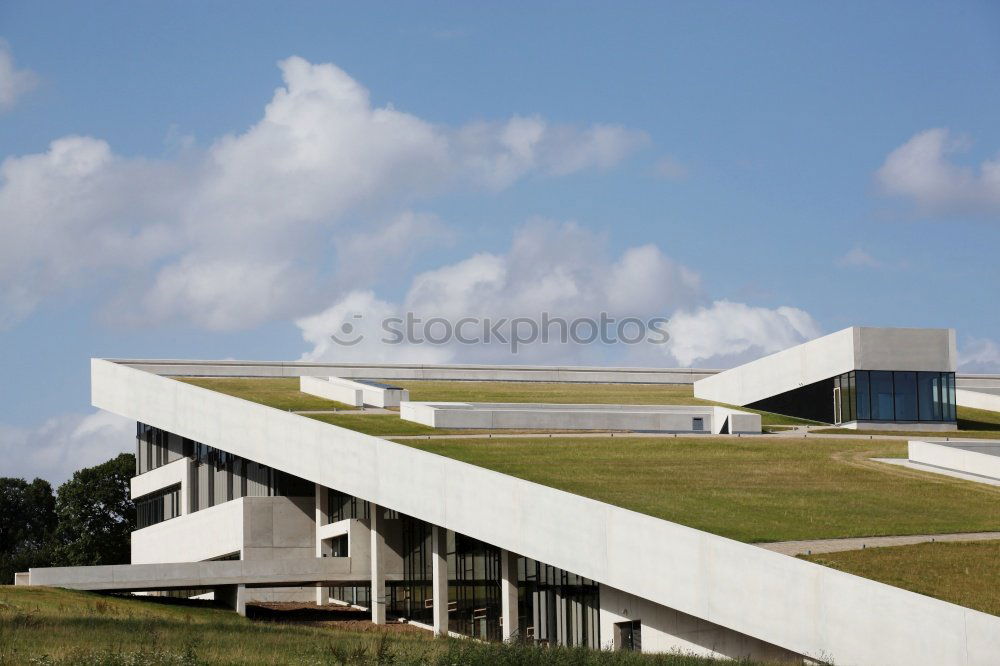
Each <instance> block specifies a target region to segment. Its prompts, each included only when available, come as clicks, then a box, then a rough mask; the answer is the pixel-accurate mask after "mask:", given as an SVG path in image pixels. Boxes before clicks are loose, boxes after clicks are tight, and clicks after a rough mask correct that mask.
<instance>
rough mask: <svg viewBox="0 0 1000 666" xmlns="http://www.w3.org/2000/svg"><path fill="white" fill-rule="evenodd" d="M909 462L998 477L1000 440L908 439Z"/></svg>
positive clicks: (999, 472) (999, 469)
mask: <svg viewBox="0 0 1000 666" xmlns="http://www.w3.org/2000/svg"><path fill="white" fill-rule="evenodd" d="M909 458H910V460H911V461H912V462H916V463H923V464H924V465H933V466H935V467H943V468H945V469H951V470H955V471H958V472H966V473H967V474H976V475H978V476H985V477H988V478H990V479H998V480H1000V440H978V441H977V440H966V441H958V442H921V441H915V440H910V443H909Z"/></svg>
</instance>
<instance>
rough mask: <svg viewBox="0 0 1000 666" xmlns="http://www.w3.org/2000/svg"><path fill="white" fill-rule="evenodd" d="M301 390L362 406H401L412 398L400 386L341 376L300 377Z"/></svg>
mask: <svg viewBox="0 0 1000 666" xmlns="http://www.w3.org/2000/svg"><path fill="white" fill-rule="evenodd" d="M299 390H300V391H302V392H303V393H309V394H311V395H317V396H319V397H321V398H326V399H328V400H337V401H339V402H346V403H347V404H349V405H354V406H355V407H360V406H362V405H369V406H371V407H382V408H386V407H399V403H400V402H402V401H403V400H409V399H410V392H409V391H407V390H406V389H404V388H400V387H398V386H389V385H386V384H382V383H381V382H375V381H372V380H359V381H355V380H353V379H343V378H341V377H305V376H303V377H300V378H299Z"/></svg>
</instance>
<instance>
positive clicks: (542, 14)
mask: <svg viewBox="0 0 1000 666" xmlns="http://www.w3.org/2000/svg"><path fill="white" fill-rule="evenodd" d="M538 4H540V3H502V4H500V3H498V4H497V5H495V6H489V5H487V4H486V3H444V2H441V3H433V4H431V5H426V4H418V3H398V4H396V3H364V4H361V3H359V4H348V3H335V4H334V3H322V4H321V3H294V2H292V3H223V2H215V3H194V2H186V3H160V4H153V3H124V2H122V3H101V4H98V5H84V4H80V3H68V2H67V3H29V2H11V1H8V2H5V3H3V4H0V39H3V40H4V42H5V46H4V47H3V49H2V50H0V160H4V167H3V173H2V174H0V293H3V294H6V295H5V296H3V297H0V341H2V342H3V344H2V345H0V368H2V369H3V371H4V375H5V381H4V382H3V383H2V384H0V386H2V387H3V388H0V449H3V448H7V447H13V446H14V445H16V444H18V443H23V442H28V441H33V442H34V441H37V442H44V443H47V444H50V445H51V446H52V447H62V448H67V447H70V446H71V445H73V443H74V442H76V443H81V442H83V444H80V446H79V447H78V448H80V449H85V450H87V451H91V450H92V451H93V453H92V454H87V455H94V456H96V455H98V454H99V453H100V452H102V451H104V450H105V449H102V448H101V444H99V443H98V444H93V445H92V444H91V440H92V439H93V438H92V437H91V438H90V439H88V437H90V435H88V433H97V435H98V436H99V437H107V438H114V437H120V436H121V433H122V432H124V430H122V428H120V427H118V426H113V424H112V422H111V421H108V422H100V423H97V422H95V421H94V419H95V418H97V417H93V415H92V414H91V412H92V410H91V409H89V408H88V403H89V395H88V393H89V384H88V380H89V378H88V372H89V366H88V359H89V358H90V357H91V356H116V357H140V356H141V357H194V358H219V357H235V358H259V359H287V358H299V357H303V356H305V357H307V358H347V357H348V356H345V354H346V353H347V352H345V351H344V350H338V349H336V348H331V347H330V345H328V344H324V343H323V342H322V340H323V338H324V336H325V334H326V332H327V331H332V329H333V328H335V326H336V325H338V323H339V322H340V321H341V320H343V319H344V318H345V317H346V316H347V313H349V312H350V311H351V309H352V308H354V309H361V310H363V311H364V312H365V313H366V314H371V315H372V316H374V315H375V314H386V313H390V314H391V313H394V312H400V311H402V310H404V309H407V308H410V309H412V308H417V309H420V310H421V311H423V312H425V313H427V314H441V315H442V316H445V317H448V318H455V317H458V316H462V315H463V314H466V313H471V314H473V315H480V316H482V315H484V314H486V315H490V314H494V315H497V316H499V315H519V314H525V315H528V316H531V315H534V314H536V313H537V311H538V310H540V309H550V310H552V311H554V312H563V313H567V314H573V315H576V314H580V313H593V312H595V311H596V310H604V309H606V310H609V311H613V312H617V313H619V314H620V315H622V316H624V315H626V314H635V315H639V316H652V315H662V316H667V317H672V318H673V319H674V320H675V321H677V322H678V328H677V331H678V336H675V337H676V338H677V340H676V341H675V344H674V345H673V346H671V347H669V348H667V349H654V350H650V349H646V350H624V351H620V350H615V349H611V350H609V349H559V350H555V351H547V350H539V351H537V352H536V353H534V354H533V355H531V354H529V356H528V357H526V359H509V358H506V357H504V355H503V352H502V350H501V351H498V350H487V351H483V350H469V349H463V348H448V349H445V350H422V349H416V350H415V349H406V350H399V349H395V350H388V351H387V350H384V349H376V348H373V347H368V346H364V347H363V348H361V349H360V350H354V351H352V352H351V353H358V354H367V357H370V358H378V359H381V360H391V359H393V358H400V359H403V358H411V357H414V358H417V357H419V358H431V359H434V360H481V359H489V360H499V361H503V360H515V361H517V360H521V361H524V360H530V361H532V362H545V361H547V360H551V361H558V362H591V363H604V362H631V363H643V364H654V365H678V364H686V365H701V366H706V365H711V366H718V365H726V364H730V363H733V362H736V361H738V360H740V359H743V358H748V357H752V356H754V355H759V354H761V353H765V352H769V351H774V350H775V349H778V348H781V347H782V346H786V345H788V344H793V343H794V342H796V341H798V340H801V339H804V338H806V337H810V336H812V335H816V334H819V333H822V332H830V331H833V330H837V329H839V328H842V327H844V326H849V325H852V324H864V325H881V326H949V327H954V328H956V329H957V330H958V333H959V343H960V344H959V346H960V350H961V351H962V355H963V362H964V363H965V367H967V368H970V369H973V370H980V371H1000V351H998V347H997V341H1000V332H998V327H1000V308H997V307H996V305H995V303H994V300H995V297H994V293H995V292H996V287H997V285H998V283H1000V268H998V262H997V250H998V248H1000V122H998V119H1000V84H998V82H1000V7H998V6H997V5H996V4H995V3H988V2H947V3H946V2H941V3H934V2H924V3H902V2H900V3H889V2H880V3H836V4H820V3H813V4H804V3H753V4H751V3H701V2H690V3H652V2H649V3H626V4H620V3H603V4H598V3H546V4H545V6H543V7H540V6H538ZM293 56H295V57H297V59H296V60H294V61H288V60H287V59H289V58H291V57H293ZM279 63H285V65H284V66H282V67H279ZM327 64H329V65H332V67H329V68H326V67H325V66H326V65H327ZM279 89H285V90H286V93H287V94H286V93H280V92H279V93H278V96H277V97H276V91H277V90H279ZM365 90H367V95H368V97H365V94H364V91H365ZM268 105H271V106H270V108H271V109H272V110H273V111H272V114H273V115H271V116H268V115H267V113H268V112H266V111H265V109H266V108H268ZM387 117H388V120H386V118H387ZM53 142H56V143H53ZM549 255H551V257H552V258H551V261H549V260H547V259H546V257H548V256H549ZM3 264H6V269H5V268H4V265H3ZM541 264H544V267H543V268H538V266H539V265H541ZM609 275H615V276H618V277H619V278H621V279H620V280H619V281H617V282H615V281H610V282H609V280H607V279H606V278H607V277H608V276H609ZM612 283H613V284H614V285H617V286H616V288H615V289H611V288H610V287H608V286H607V285H608V284H612ZM632 283H634V284H635V285H636V287H635V288H630V287H622V286H621V285H623V284H632ZM427 285H432V286H433V285H438V286H440V285H447V289H446V290H445V292H446V297H443V298H439V297H429V296H428V293H429V288H428V286H427ZM680 332H684V335H687V336H688V337H687V338H683V336H681V335H680ZM87 419H90V421H87ZM46 423H49V424H50V425H49V427H48V428H46V426H45V424H46ZM98 426H100V427H98ZM102 428H103V429H102ZM115 428H118V429H117V430H115ZM66 431H72V432H71V435H72V436H73V437H76V438H77V439H72V441H69V440H66V439H65V437H67V435H66V434H65V432H66ZM57 432H62V433H63V434H61V435H56V434H54V433H57ZM73 433H75V434H73ZM60 437H62V438H63V439H59V438H60ZM2 440H6V441H5V442H4V441H2ZM39 446H41V445H39ZM88 447H89V448H88ZM60 455H61V456H63V457H61V458H59V460H61V461H62V462H60V463H58V464H57V463H55V462H51V461H50V462H46V463H44V464H49V465H50V466H51V467H52V468H53V469H54V468H56V467H58V466H59V465H62V466H63V467H65V466H66V465H70V464H76V463H77V462H79V461H80V460H84V459H86V456H85V455H83V456H82V457H81V456H75V457H74V456H69V457H66V456H65V455H63V454H60ZM8 459H9V458H8ZM39 460H40V461H41V460H42V459H39ZM45 460H49V459H45ZM40 461H36V462H34V463H30V464H29V463H26V464H25V467H24V469H25V470H28V471H25V473H28V472H29V471H30V473H35V471H34V470H36V469H38V468H42V469H45V467H44V465H43V462H40ZM88 462H90V461H88ZM32 465H34V467H33V466H32ZM60 469H61V468H60Z"/></svg>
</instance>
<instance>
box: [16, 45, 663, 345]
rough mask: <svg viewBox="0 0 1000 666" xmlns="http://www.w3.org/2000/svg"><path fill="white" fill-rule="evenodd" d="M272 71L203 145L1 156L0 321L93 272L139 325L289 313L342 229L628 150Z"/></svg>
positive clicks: (599, 164)
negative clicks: (446, 118)
mask: <svg viewBox="0 0 1000 666" xmlns="http://www.w3.org/2000/svg"><path fill="white" fill-rule="evenodd" d="M279 67H280V69H281V72H282V77H283V85H282V86H281V87H279V88H278V89H277V90H276V91H275V93H274V95H273V97H272V98H271V100H270V102H269V103H268V104H267V106H266V108H265V109H264V113H263V117H262V118H261V119H260V120H259V121H258V122H257V123H255V124H254V125H253V126H252V127H250V128H249V129H247V130H246V131H244V132H242V133H238V134H232V135H227V136H224V137H221V138H219V139H217V140H216V141H214V142H212V143H211V144H210V145H209V146H208V147H207V148H205V149H203V150H197V149H188V150H185V151H182V153H181V154H180V155H178V156H175V157H172V158H169V159H158V160H144V159H136V158H125V157H122V156H120V155H116V154H115V153H114V152H113V150H112V149H111V147H110V146H109V145H108V144H107V143H106V142H104V141H101V140H100V139H96V138H92V137H64V138H61V139H58V140H56V141H53V142H52V144H51V145H50V147H49V149H48V150H47V151H46V152H44V153H40V154H33V155H24V156H18V157H10V158H8V159H6V160H5V161H4V162H3V164H2V166H0V209H2V210H4V219H3V223H2V225H0V290H2V293H3V294H4V295H3V296H2V297H0V325H8V326H9V325H11V324H12V323H14V322H16V321H17V320H18V319H20V318H23V317H24V316H26V315H27V314H29V313H30V312H31V311H32V309H33V308H35V307H36V306H37V304H38V303H39V302H40V301H41V300H42V299H44V298H46V297H47V296H49V295H50V294H52V293H55V292H58V291H60V290H65V289H67V288H70V287H73V286H77V285H79V284H80V283H81V282H85V281H86V280H94V279H99V278H101V277H104V278H115V281H116V282H119V283H135V282H139V285H138V286H133V287H132V288H133V289H134V290H135V293H134V294H133V296H134V297H132V298H129V299H127V301H128V302H129V303H130V304H131V308H132V309H133V310H135V309H137V308H138V309H144V310H145V312H143V313H142V314H143V320H144V321H147V322H148V321H152V320H155V319H169V318H177V319H180V320H182V321H189V322H193V323H195V324H196V325H200V326H205V327H208V328H216V329H232V328H241V327H248V326H253V325H256V324H259V323H261V322H263V321H267V320H271V319H275V318H281V317H286V316H288V315H289V313H297V314H302V313H303V312H307V311H309V309H311V308H313V307H314V306H315V303H316V302H317V301H316V300H315V299H316V298H317V297H318V295H319V294H322V293H324V287H326V286H328V285H324V284H318V283H317V282H316V280H315V278H316V276H317V275H334V274H338V273H340V272H342V270H343V266H341V267H332V266H331V265H330V264H331V258H332V257H333V256H334V253H332V252H329V251H328V249H329V248H330V247H332V246H333V244H334V243H333V240H332V239H333V238H334V237H335V236H337V232H340V231H343V230H344V227H345V226H346V225H348V224H349V225H350V228H351V229H358V228H362V229H364V228H365V227H366V222H365V221H366V220H370V219H374V220H384V219H386V218H391V217H393V216H397V215H399V214H400V211H405V210H409V209H410V203H411V202H414V201H417V200H425V199H428V198H430V197H433V196H436V195H440V194H442V193H444V192H447V191H451V190H455V189H459V188H461V189H466V190H467V189H470V188H472V189H485V190H497V189H501V188H504V187H508V186H510V185H511V184H513V183H514V182H516V181H517V180H518V179H521V178H525V177H528V176H530V175H533V174H534V175H540V176H564V175H567V174H570V173H573V172H575V171H579V170H582V169H587V168H607V167H609V166H612V165H614V164H615V163H617V162H618V161H619V160H621V159H622V158H624V157H625V156H626V155H627V154H628V153H629V152H631V151H632V150H634V149H635V148H636V147H638V146H640V145H641V144H642V143H643V142H644V141H645V135H644V134H642V133H641V132H636V131H632V130H628V129H625V128H621V127H615V126H607V125H592V126H588V127H568V126H561V125H552V124H550V123H548V122H546V121H545V120H544V119H542V118H539V117H518V116H515V117H512V118H509V119H507V120H504V121H497V122H490V123H486V122H474V123H470V124H467V125H463V126H442V125H438V124H434V123H431V122H429V121H427V120H424V119H421V118H419V117H417V116H414V115H412V114H409V113H406V112H404V111H401V110H398V109H396V108H395V107H393V106H392V105H386V106H376V105H374V104H372V102H371V99H370V95H369V93H368V91H367V90H366V89H365V88H364V87H363V86H362V85H361V84H360V83H359V82H357V81H355V80H354V79H353V78H351V77H350V76H349V75H348V74H347V73H345V72H344V71H342V70H341V69H339V68H337V67H336V66H334V65H332V64H312V63H309V62H307V61H305V60H303V59H302V58H297V57H293V58H289V59H287V60H283V61H281V62H280V63H279ZM420 224H422V222H420V221H411V222H409V223H408V222H406V221H405V220H403V221H400V222H398V223H397V226H396V227H395V231H398V232H400V233H404V234H405V233H410V234H411V236H412V234H413V233H416V232H415V230H417V228H418V227H419V226H420ZM407 225H408V226H407ZM374 226H375V227H376V230H377V227H378V225H377V224H376V225H374ZM422 229H423V230H426V229H427V227H426V224H425V225H424V227H423V228H422ZM389 233H392V231H391V230H390V232H389ZM336 256H337V260H338V262H340V263H341V264H344V265H349V264H350V263H351V262H352V261H354V255H353V254H351V253H350V252H348V253H343V252H338V253H336ZM8 260H9V261H8ZM365 260H366V257H361V258H359V259H358V261H359V264H358V265H359V266H362V268H363V267H364V264H362V263H360V262H363V261H365ZM144 281H145V282H144ZM305 285H308V286H305ZM309 287H312V288H309ZM119 300H123V301H124V300H126V299H119Z"/></svg>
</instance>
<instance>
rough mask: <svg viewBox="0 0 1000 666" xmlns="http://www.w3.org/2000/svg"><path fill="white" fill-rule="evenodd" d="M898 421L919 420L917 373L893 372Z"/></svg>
mask: <svg viewBox="0 0 1000 666" xmlns="http://www.w3.org/2000/svg"><path fill="white" fill-rule="evenodd" d="M893 388H894V394H895V402H896V420H897V421H916V420H917V373H915V372H908V371H901V372H895V373H893Z"/></svg>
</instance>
